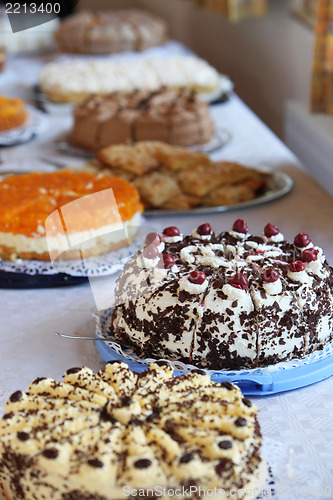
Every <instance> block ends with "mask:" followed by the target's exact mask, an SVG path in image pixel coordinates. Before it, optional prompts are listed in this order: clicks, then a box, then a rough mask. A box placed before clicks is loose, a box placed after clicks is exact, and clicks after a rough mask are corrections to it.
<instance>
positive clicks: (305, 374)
mask: <svg viewBox="0 0 333 500" xmlns="http://www.w3.org/2000/svg"><path fill="white" fill-rule="evenodd" d="M111 314H112V309H106V310H104V311H101V312H100V314H99V315H98V316H96V341H95V342H96V346H97V349H98V352H99V353H100V355H101V356H102V358H103V359H104V361H111V360H120V361H124V362H125V363H127V364H128V366H129V368H130V369H131V370H133V371H135V372H142V371H145V370H146V369H147V366H148V365H149V364H150V363H153V362H155V361H157V360H158V358H143V357H140V356H138V355H136V354H135V353H134V351H133V349H130V348H128V347H125V346H121V345H120V344H119V342H117V341H116V340H115V339H114V338H112V337H111V336H110V334H109V327H110V323H111ZM163 361H167V362H168V363H169V364H170V365H171V366H172V367H173V369H174V370H175V375H182V374H184V373H187V372H189V371H192V370H197V369H198V367H197V366H194V365H190V364H185V363H182V362H180V361H170V360H167V359H163ZM200 369H202V368H200ZM204 371H205V372H206V373H207V375H210V377H211V379H212V380H213V381H214V382H232V383H235V384H237V385H238V386H239V387H240V388H241V390H242V391H243V393H244V394H246V395H248V396H269V395H272V394H278V393H280V392H284V391H290V390H293V389H299V388H301V387H305V386H308V385H311V384H314V383H316V382H319V381H321V380H324V379H326V378H328V377H330V376H331V375H333V341H332V342H330V343H328V344H327V345H326V346H325V348H324V349H323V350H320V351H315V352H313V353H312V354H309V355H308V356H304V357H303V358H300V359H291V360H288V361H282V362H280V363H277V364H275V365H269V366H267V367H262V368H255V369H242V370H227V369H225V370H206V369H204Z"/></svg>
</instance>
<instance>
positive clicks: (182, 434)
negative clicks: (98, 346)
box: [0, 362, 266, 500]
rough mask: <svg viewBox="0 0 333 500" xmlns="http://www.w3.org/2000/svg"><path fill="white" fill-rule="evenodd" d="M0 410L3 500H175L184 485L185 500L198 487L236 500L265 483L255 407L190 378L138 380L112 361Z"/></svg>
mask: <svg viewBox="0 0 333 500" xmlns="http://www.w3.org/2000/svg"><path fill="white" fill-rule="evenodd" d="M5 411H6V413H5V414H4V416H3V418H2V420H0V482H1V483H2V486H3V489H4V492H5V495H6V498H7V499H8V500H14V499H15V500H21V499H25V500H33V499H34V500H37V499H38V500H41V499H48V500H49V499H52V500H111V499H112V500H114V499H123V498H124V497H126V496H127V497H130V498H138V497H140V496H143V494H145V495H148V494H150V496H152V495H154V496H168V494H167V493H166V492H167V491H168V490H169V491H170V489H176V488H181V491H184V493H183V494H181V495H178V496H180V497H181V498H185V497H186V496H189V495H188V493H187V495H186V493H185V491H186V489H187V492H188V491H189V488H190V487H191V493H192V495H191V497H192V498H199V497H200V495H199V493H198V492H199V487H200V488H201V493H202V492H203V490H205V491H206V490H208V489H209V490H210V489H212V490H214V489H216V492H215V494H216V497H217V498H220V499H225V498H227V496H226V495H228V492H229V491H230V490H231V489H232V488H235V489H243V494H242V495H240V496H238V497H237V498H239V499H243V498H245V497H246V498H249V497H248V496H247V491H246V489H254V488H256V487H257V488H259V487H262V486H263V485H262V484H261V483H262V480H264V481H265V473H266V471H265V463H264V461H263V460H262V458H261V454H260V451H261V435H260V428H259V424H258V421H257V416H256V415H257V408H256V407H255V406H254V405H253V404H252V403H251V401H250V400H248V399H246V398H244V397H243V395H242V393H241V391H240V389H239V388H238V387H236V386H234V385H232V384H230V383H228V382H226V383H222V384H218V383H215V382H212V381H211V380H210V378H209V376H207V375H205V374H204V373H203V372H202V371H200V370H197V371H195V372H191V373H190V374H188V375H183V376H181V377H173V371H172V368H171V367H170V366H165V365H164V366H163V365H162V364H161V363H159V362H157V363H156V364H151V365H150V366H149V369H148V370H147V371H146V372H144V373H141V374H135V373H133V372H131V371H130V370H129V369H128V367H127V365H126V364H125V363H121V362H111V363H108V364H107V365H106V367H105V370H104V371H101V372H99V373H97V374H96V373H94V372H93V371H92V370H90V369H89V368H86V367H82V368H72V369H69V370H68V371H67V372H66V374H65V379H64V381H63V382H56V381H54V380H52V379H50V378H38V379H36V380H34V381H33V382H32V383H31V384H30V386H29V392H28V393H23V392H21V391H17V392H15V393H14V394H12V395H11V396H10V398H9V401H8V402H7V404H6V408H5ZM223 490H224V492H223ZM140 492H141V493H140ZM161 492H162V493H161ZM201 496H202V495H201Z"/></svg>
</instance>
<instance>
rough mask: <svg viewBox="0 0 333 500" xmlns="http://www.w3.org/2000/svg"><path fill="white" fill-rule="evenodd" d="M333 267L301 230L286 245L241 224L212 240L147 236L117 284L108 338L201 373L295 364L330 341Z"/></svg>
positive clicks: (167, 232) (201, 235)
mask: <svg viewBox="0 0 333 500" xmlns="http://www.w3.org/2000/svg"><path fill="white" fill-rule="evenodd" d="M332 331H333V270H332V268H331V267H330V266H329V265H328V263H327V261H326V260H325V256H324V254H323V250H322V249H321V248H320V247H318V246H314V245H313V243H312V242H311V240H310V238H309V236H308V235H307V234H306V233H299V234H298V235H297V236H296V237H295V240H294V242H293V243H288V242H287V241H286V240H285V239H284V237H283V235H282V234H281V233H280V231H279V229H278V228H277V227H276V226H274V225H273V224H270V223H269V224H267V225H266V227H265V228H264V231H263V233H262V235H261V236H252V235H251V234H250V233H249V232H248V227H247V224H246V222H245V221H244V220H242V219H238V220H237V221H236V222H235V224H234V226H233V228H232V230H230V231H229V232H222V233H220V234H215V233H214V232H213V231H212V229H211V226H210V225H209V224H208V223H206V224H203V225H201V226H199V227H198V228H196V229H195V230H194V231H193V233H192V235H191V236H183V235H182V234H181V233H180V231H179V229H178V228H177V227H174V226H171V227H167V228H165V229H164V231H163V234H162V235H161V236H160V235H159V234H157V233H150V234H149V235H148V236H147V239H146V241H145V244H144V246H143V248H142V250H141V251H140V252H138V253H137V254H136V255H134V256H133V257H132V259H131V260H130V261H129V262H128V263H127V264H126V266H125V268H124V271H123V273H122V275H121V276H120V278H119V280H118V282H117V287H116V305H115V309H114V311H113V315H112V324H111V332H110V333H111V334H112V335H113V336H114V337H115V338H116V339H118V341H120V343H121V344H124V345H127V346H128V345H129V346H132V347H133V348H134V351H135V352H136V353H137V354H139V355H142V356H144V357H147V358H151V357H153V358H156V357H157V358H166V359H170V360H180V361H182V362H185V363H191V364H194V365H196V366H199V367H202V368H209V369H223V368H231V369H235V368H241V367H249V368H253V367H257V366H265V365H269V364H274V363H277V362H279V361H282V360H287V359H290V358H300V357H303V356H304V355H306V354H309V353H311V352H312V351H314V350H317V349H320V348H322V347H323V346H324V345H325V344H326V343H327V342H329V341H330V340H332V337H333V335H332Z"/></svg>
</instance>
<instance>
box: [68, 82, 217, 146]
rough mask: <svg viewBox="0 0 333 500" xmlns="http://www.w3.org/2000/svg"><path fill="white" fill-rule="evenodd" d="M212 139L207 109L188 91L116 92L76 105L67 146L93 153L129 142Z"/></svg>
mask: <svg viewBox="0 0 333 500" xmlns="http://www.w3.org/2000/svg"><path fill="white" fill-rule="evenodd" d="M214 136H215V129H214V124H213V121H212V118H211V114H210V110H209V106H208V105H207V104H206V103H205V102H203V101H201V100H200V99H199V98H198V97H197V95H196V94H195V93H194V92H191V91H189V90H185V89H182V90H176V89H160V90H158V91H155V92H151V91H135V92H130V93H123V92H119V93H116V94H110V95H107V96H93V97H90V98H88V99H87V100H86V101H84V102H82V103H81V104H78V105H77V106H76V108H75V110H74V124H73V128H72V131H71V134H70V142H71V143H73V144H74V145H76V146H79V147H82V148H86V149H91V150H96V149H100V148H103V147H105V146H109V145H110V144H120V143H123V142H128V141H133V142H137V141H146V140H154V141H164V142H167V143H169V144H174V145H178V146H193V145H196V144H205V143H207V142H209V141H210V140H211V139H212V138H213V137H214Z"/></svg>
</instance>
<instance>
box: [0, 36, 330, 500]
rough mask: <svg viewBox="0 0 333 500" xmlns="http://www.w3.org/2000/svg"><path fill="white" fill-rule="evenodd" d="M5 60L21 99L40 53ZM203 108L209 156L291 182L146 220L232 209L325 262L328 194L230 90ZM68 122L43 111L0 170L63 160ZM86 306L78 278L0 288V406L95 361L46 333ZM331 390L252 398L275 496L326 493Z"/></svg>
mask: <svg viewBox="0 0 333 500" xmlns="http://www.w3.org/2000/svg"><path fill="white" fill-rule="evenodd" d="M175 47H176V48H177V50H178V46H177V45H175V46H174V48H175ZM9 63H10V65H9V67H8V70H7V71H8V72H9V73H10V74H9V75H8V79H7V82H6V81H3V83H2V85H1V79H0V91H1V92H5V91H6V92H10V93H11V94H12V95H14V94H19V95H22V96H24V97H25V98H27V99H31V97H32V94H31V85H32V84H34V83H35V82H36V78H37V76H36V75H37V73H38V70H39V68H40V64H41V63H40V60H39V59H38V58H36V57H30V58H26V59H20V58H17V57H16V58H13V59H12V60H10V61H9ZM9 80H10V81H9ZM212 112H213V115H214V118H215V120H216V122H217V123H218V124H220V125H222V126H223V127H225V128H226V129H228V131H229V132H230V133H231V136H232V139H231V141H230V142H229V144H227V145H226V146H225V147H223V148H222V149H220V150H219V151H218V152H216V153H214V155H213V157H214V158H216V159H226V160H236V161H239V162H243V163H245V164H248V165H263V166H270V167H272V168H274V169H281V170H283V171H284V172H286V173H288V174H289V175H290V176H291V177H292V178H293V180H294V183H295V187H294V189H293V191H292V192H291V193H290V194H289V195H287V196H286V197H284V198H282V199H280V200H278V201H275V202H273V203H270V204H267V205H262V206H260V207H256V208H251V209H247V210H243V211H232V212H226V213H220V214H214V215H209V216H174V217H172V219H170V218H167V217H159V218H152V219H147V220H146V224H147V225H148V226H149V227H151V228H154V229H155V230H157V231H160V230H161V229H162V228H163V227H165V226H167V225H170V224H172V225H177V226H178V227H179V228H180V229H181V230H182V231H183V232H185V233H189V232H190V231H191V230H192V229H193V227H195V226H197V225H199V224H201V223H203V222H206V221H209V222H210V223H211V225H212V227H213V229H215V230H216V231H222V230H227V229H229V228H230V227H231V225H232V223H233V221H234V220H235V219H237V218H239V217H241V218H244V219H246V221H247V222H248V225H249V228H250V231H251V232H252V233H253V234H260V233H261V232H262V229H263V227H264V226H265V224H266V223H267V222H271V223H273V224H276V225H277V226H279V227H280V229H281V231H282V232H283V233H284V234H285V236H286V238H287V239H293V237H294V236H295V235H296V234H297V233H298V232H300V231H305V232H307V233H309V234H310V236H311V238H312V240H313V242H314V243H315V244H318V245H320V246H322V247H323V248H324V250H325V253H326V256H327V258H328V260H329V261H330V262H333V226H332V214H333V199H332V198H331V197H330V196H329V195H328V194H327V193H326V192H325V191H323V190H322V189H321V188H320V187H319V186H318V185H317V184H316V182H315V181H314V180H313V179H312V178H310V177H309V176H308V175H307V174H306V173H305V172H304V171H303V169H302V167H301V166H300V164H299V163H298V161H297V159H296V158H295V157H294V155H293V154H292V153H291V152H290V151H289V150H288V149H287V148H286V147H285V146H284V145H283V144H282V143H281V142H280V140H279V139H278V138H277V137H275V136H274V135H273V133H272V132H271V131H270V130H269V129H268V128H267V127H266V126H265V125H264V124H263V123H262V122H261V121H260V120H259V119H258V118H257V117H256V116H255V115H254V114H253V113H252V112H251V111H250V110H249V109H248V108H247V107H246V106H245V104H244V103H243V102H242V101H241V100H240V99H239V98H238V97H237V96H236V95H232V97H231V98H230V100H229V101H228V102H227V103H224V104H220V105H216V106H214V107H213V109H212ZM70 124H71V117H70V116H67V117H66V116H62V115H52V116H49V127H48V130H47V131H46V132H45V134H43V136H41V137H39V138H38V139H35V140H34V141H32V142H31V143H29V144H26V145H21V146H18V147H15V148H8V149H4V150H2V152H1V153H2V160H3V161H4V162H5V163H4V165H3V166H1V165H0V171H1V168H2V167H4V168H6V162H7V161H14V162H16V161H18V162H19V163H20V165H21V166H23V167H24V166H26V167H27V168H31V166H32V165H33V163H34V161H32V159H34V158H43V157H49V158H51V159H54V158H56V157H57V159H58V160H59V159H60V160H61V161H64V159H63V158H62V157H60V156H59V155H58V156H57V155H56V153H54V148H53V144H52V141H53V140H54V139H56V138H57V137H59V135H60V134H62V133H64V132H65V131H66V130H68V129H69V127H70ZM65 161H66V160H65ZM70 163H71V164H75V165H79V164H80V163H81V160H78V159H77V158H74V159H71V161H70ZM95 309H96V306H95V303H94V299H93V295H92V292H91V289H90V287H89V285H88V284H87V285H79V286H71V287H60V288H49V289H42V290H3V289H2V290H0V313H1V327H0V328H1V333H0V362H1V378H0V405H1V408H0V410H1V411H2V406H3V404H4V402H5V401H6V400H7V399H8V397H9V396H10V394H11V393H12V392H13V391H15V390H17V389H19V388H26V387H27V386H28V384H29V382H30V381H31V380H32V379H34V378H36V377H38V376H45V375H47V376H50V377H55V378H57V379H60V377H61V376H62V374H63V373H64V371H65V370H66V369H67V368H69V367H71V366H80V365H83V364H86V365H89V366H90V367H91V368H93V369H95V370H97V369H99V368H102V367H103V360H102V359H101V358H100V356H99V354H98V353H97V350H96V347H95V344H94V342H91V341H74V340H65V339H62V338H59V337H56V336H55V335H54V332H55V331H60V332H66V333H69V334H83V335H91V334H93V333H94V323H93V320H92V312H93V311H94V310H95ZM332 393H333V377H331V378H329V379H327V380H325V381H322V382H319V383H317V384H314V385H312V386H309V387H307V388H303V389H299V390H294V391H290V392H287V393H283V394H280V395H275V396H269V397H255V398H253V399H255V400H256V404H257V405H258V406H259V409H260V416H259V420H260V424H261V427H262V433H263V436H264V444H265V450H266V458H267V460H268V462H269V463H271V464H272V466H273V474H274V475H275V480H276V482H277V483H278V484H279V485H280V487H281V489H280V490H279V493H280V495H279V498H298V497H300V496H303V497H307V498H313V497H315V498H316V497H321V498H330V499H332V498H333V452H332V446H333V397H332ZM311 488H312V489H311ZM321 488H322V489H323V490H322V489H321ZM325 488H326V490H325Z"/></svg>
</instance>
